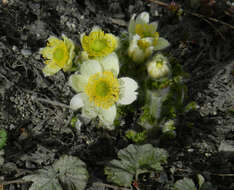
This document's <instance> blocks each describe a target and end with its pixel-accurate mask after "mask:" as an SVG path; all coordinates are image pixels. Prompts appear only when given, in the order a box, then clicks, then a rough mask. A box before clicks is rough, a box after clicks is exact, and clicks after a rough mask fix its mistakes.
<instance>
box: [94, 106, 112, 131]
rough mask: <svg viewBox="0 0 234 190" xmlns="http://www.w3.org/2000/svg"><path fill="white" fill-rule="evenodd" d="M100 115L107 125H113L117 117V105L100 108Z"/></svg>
mask: <svg viewBox="0 0 234 190" xmlns="http://www.w3.org/2000/svg"><path fill="white" fill-rule="evenodd" d="M98 117H99V119H100V120H101V122H102V123H103V124H104V125H105V126H107V127H108V126H111V125H112V124H113V122H114V120H115V117H116V106H115V105H113V106H111V107H110V108H108V109H100V110H99V113H98Z"/></svg>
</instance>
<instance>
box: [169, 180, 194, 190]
mask: <svg viewBox="0 0 234 190" xmlns="http://www.w3.org/2000/svg"><path fill="white" fill-rule="evenodd" d="M173 190H197V188H196V186H195V184H194V183H193V180H191V179H189V178H186V177H185V178H184V179H181V180H178V181H177V182H176V183H175V185H174V189H173Z"/></svg>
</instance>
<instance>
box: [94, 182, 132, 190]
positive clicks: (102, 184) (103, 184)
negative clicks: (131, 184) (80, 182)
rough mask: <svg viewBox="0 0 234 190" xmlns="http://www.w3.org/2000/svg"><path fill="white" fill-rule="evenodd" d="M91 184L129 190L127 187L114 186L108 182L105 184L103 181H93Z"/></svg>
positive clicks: (117, 189)
mask: <svg viewBox="0 0 234 190" xmlns="http://www.w3.org/2000/svg"><path fill="white" fill-rule="evenodd" d="M93 185H96V186H102V187H103V186H104V187H109V188H112V189H115V190H131V189H128V188H124V187H118V186H114V185H109V184H105V183H98V182H97V183H94V184H93Z"/></svg>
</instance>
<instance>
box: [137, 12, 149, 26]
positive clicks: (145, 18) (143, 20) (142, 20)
mask: <svg viewBox="0 0 234 190" xmlns="http://www.w3.org/2000/svg"><path fill="white" fill-rule="evenodd" d="M148 23H149V13H147V12H142V13H141V14H139V15H138V16H137V17H136V24H148Z"/></svg>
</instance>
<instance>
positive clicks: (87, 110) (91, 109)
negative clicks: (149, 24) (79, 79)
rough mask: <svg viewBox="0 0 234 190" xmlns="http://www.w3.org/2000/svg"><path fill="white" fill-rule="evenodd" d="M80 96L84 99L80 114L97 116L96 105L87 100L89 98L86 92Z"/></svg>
mask: <svg viewBox="0 0 234 190" xmlns="http://www.w3.org/2000/svg"><path fill="white" fill-rule="evenodd" d="M82 98H83V101H84V106H83V109H82V116H83V117H86V118H89V119H93V118H95V117H97V112H98V109H97V107H96V106H95V105H94V104H92V103H91V102H90V101H89V98H88V96H87V95H86V94H82Z"/></svg>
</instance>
